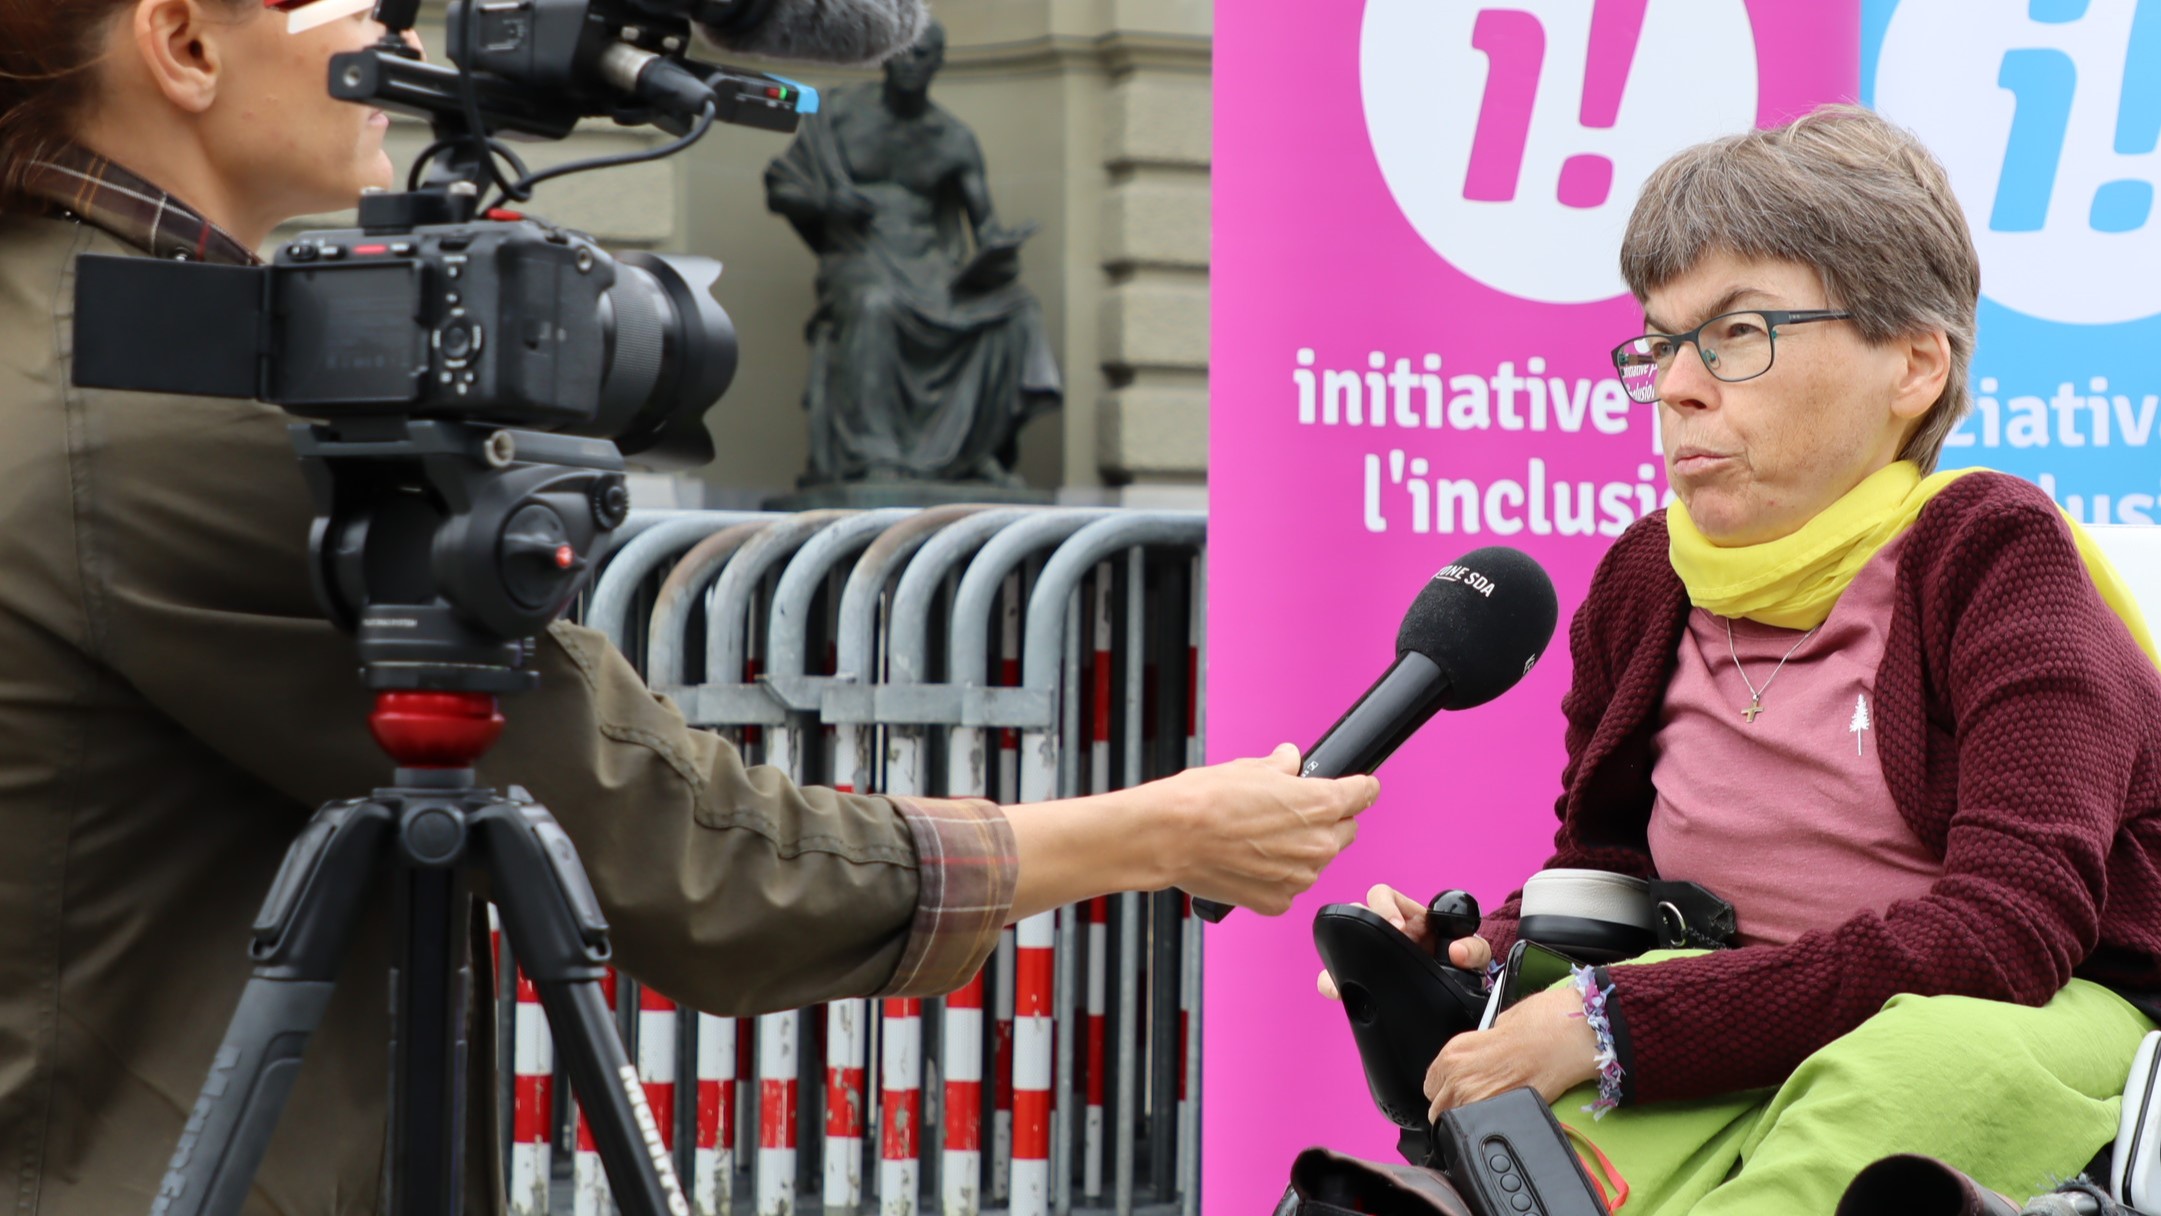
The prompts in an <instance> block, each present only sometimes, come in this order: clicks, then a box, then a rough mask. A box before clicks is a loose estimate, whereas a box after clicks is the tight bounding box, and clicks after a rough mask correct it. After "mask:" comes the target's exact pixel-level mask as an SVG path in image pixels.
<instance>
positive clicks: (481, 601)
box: [292, 417, 630, 693]
mask: <svg viewBox="0 0 2161 1216" xmlns="http://www.w3.org/2000/svg"><path fill="white" fill-rule="evenodd" d="M292 434H293V443H294V447H295V449H296V450H297V451H298V453H299V455H300V463H301V468H302V471H303V472H304V474H305V475H306V477H307V480H308V486H309V489H310V491H311V493H312V494H313V495H314V499H315V507H316V517H315V524H314V529H313V532H312V533H311V535H310V537H309V553H310V557H311V569H310V573H311V575H312V577H313V581H314V585H315V591H316V596H317V598H318V599H320V600H321V602H322V604H323V606H324V608H325V610H326V611H328V613H329V614H330V618H331V620H332V621H333V622H334V623H336V624H337V625H338V626H339V627H340V628H342V629H345V630H347V631H348V632H351V633H353V634H354V635H355V636H356V638H357V640H358V642H359V651H360V660H361V668H362V674H363V676H364V678H365V680H366V682H367V684H368V686H369V687H370V688H373V689H375V690H377V691H379V692H380V691H388V690H428V691H460V692H481V693H505V692H521V691H524V690H526V689H528V688H531V687H532V686H533V684H534V682H535V680H536V677H535V675H534V674H533V672H532V671H531V670H529V664H528V660H529V658H530V653H531V643H530V641H529V640H528V639H530V638H531V637H532V635H533V634H535V633H538V632H539V631H540V630H541V629H543V628H545V627H546V626H547V624H548V622H550V621H552V620H554V619H555V618H556V617H557V616H559V615H561V614H562V612H563V611H564V610H565V609H566V608H568V607H569V605H570V602H571V600H572V599H573V598H575V597H576V595H577V594H578V592H579V590H580V589H581V588H582V587H583V586H584V583H585V580H586V577H587V575H588V574H589V572H590V570H591V562H592V556H593V554H594V552H595V549H596V547H597V546H598V545H599V544H600V543H601V542H602V541H603V540H605V538H606V537H607V535H608V533H609V532H610V531H612V530H613V529H614V528H615V527H616V526H617V525H619V524H621V523H622V522H623V520H624V519H625V518H626V517H627V516H628V515H629V512H630V495H629V491H628V490H627V489H626V488H625V486H624V481H623V474H622V468H623V460H622V457H621V456H620V455H619V454H618V453H617V452H616V450H615V446H614V445H613V444H611V443H609V442H607V441H606V440H600V439H589V438H581V437H577V436H570V435H552V434H548V433H545V432H540V431H514V430H503V429H496V428H492V427H487V426H482V425H476V424H473V423H466V422H450V421H429V420H419V419H410V418H396V417H389V418H378V417H366V418H355V419H350V420H346V421H342V422H339V423H335V424H316V425H312V426H295V427H294V428H292Z"/></svg>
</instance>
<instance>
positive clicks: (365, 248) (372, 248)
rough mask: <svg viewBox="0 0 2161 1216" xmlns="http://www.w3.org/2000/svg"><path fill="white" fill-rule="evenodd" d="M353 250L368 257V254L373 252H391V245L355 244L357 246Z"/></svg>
mask: <svg viewBox="0 0 2161 1216" xmlns="http://www.w3.org/2000/svg"><path fill="white" fill-rule="evenodd" d="M353 252H354V253H355V254H357V255H359V256H362V257H366V256H369V255H371V254H377V253H389V252H390V246H388V245H355V246H353Z"/></svg>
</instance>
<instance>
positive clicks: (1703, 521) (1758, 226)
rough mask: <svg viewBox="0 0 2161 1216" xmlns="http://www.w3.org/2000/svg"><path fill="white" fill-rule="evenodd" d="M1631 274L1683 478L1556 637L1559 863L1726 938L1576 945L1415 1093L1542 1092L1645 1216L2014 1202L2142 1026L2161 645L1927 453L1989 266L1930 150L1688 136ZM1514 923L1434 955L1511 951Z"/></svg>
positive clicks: (2107, 1132)
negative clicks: (1929, 1162) (1861, 1192)
mask: <svg viewBox="0 0 2161 1216" xmlns="http://www.w3.org/2000/svg"><path fill="white" fill-rule="evenodd" d="M1621 260H1622V269H1623V273H1624V275H1625V277H1626V279H1627V282H1628V284H1629V286H1630V288H1631V289H1632V290H1633V291H1634V293H1635V295H1636V298H1637V299H1638V300H1639V301H1640V302H1641V304H1642V306H1643V316H1644V330H1645V332H1644V333H1643V334H1641V335H1640V336H1634V337H1631V338H1629V340H1627V341H1625V342H1623V343H1621V344H1620V345H1619V346H1618V347H1616V348H1615V350H1614V362H1615V364H1616V367H1617V369H1618V371H1619V374H1620V376H1621V379H1622V383H1623V384H1624V386H1625V387H1626V388H1627V390H1628V392H1629V394H1630V395H1631V396H1632V397H1633V398H1635V399H1636V400H1637V401H1640V402H1643V403H1645V404H1647V405H1655V407H1656V409H1657V411H1658V419H1659V423H1660V426H1661V428H1662V432H1661V434H1662V442H1663V446H1664V452H1665V460H1666V469H1667V473H1668V476H1669V477H1670V479H1671V483H1672V487H1673V491H1674V494H1675V496H1676V498H1677V501H1676V502H1675V503H1674V504H1673V505H1672V506H1671V507H1670V508H1669V509H1668V510H1667V511H1666V512H1664V513H1662V514H1658V515H1652V516H1650V517H1648V518H1646V519H1644V520H1642V521H1641V522H1639V523H1638V524H1637V525H1636V526H1635V527H1633V528H1632V529H1630V531H1629V532H1628V533H1627V534H1626V535H1624V536H1622V537H1621V538H1620V539H1619V540H1618V541H1617V542H1616V543H1615V545H1614V547H1613V549H1612V550H1611V552H1609V553H1608V554H1607V555H1606V557H1605V559H1604V561H1603V562H1602V564H1601V565H1600V566H1599V569H1598V572H1597V574H1596V576H1595V578H1594V580H1593V582H1592V585H1591V588H1590V592H1589V596H1588V598H1587V599H1586V601H1585V603H1584V605H1583V607H1582V609H1581V611H1580V612H1579V613H1578V614H1577V615H1576V617H1575V620H1574V623H1573V625H1572V627H1571V630H1570V636H1569V645H1570V652H1571V656H1572V658H1573V661H1574V682H1573V686H1572V687H1571V688H1570V690H1569V692H1568V694H1567V696H1566V698H1565V699H1564V701H1563V703H1562V708H1563V712H1564V714H1565V717H1566V720H1567V757H1568V759H1567V766H1566V768H1565V770H1564V772H1563V774H1562V786H1563V792H1562V794H1561V797H1560V799H1559V802H1558V804H1557V808H1556V809H1557V813H1558V817H1559V819H1560V827H1559V831H1558V832H1557V833H1556V835H1555V838H1554V853H1553V856H1552V859H1551V860H1550V861H1549V862H1548V863H1547V864H1548V866H1549V867H1574V868H1584V869H1597V870H1608V871H1618V872H1621V873H1625V874H1632V875H1636V876H1639V877H1643V878H1652V877H1661V878H1667V879H1679V880H1688V881H1694V882H1697V883H1700V884H1703V885H1704V886H1707V887H1709V888H1711V889H1712V890H1713V891H1715V892H1717V893H1718V894H1720V895H1722V896H1723V897H1724V898H1725V899H1727V900H1728V901H1730V902H1731V903H1732V904H1733V905H1734V906H1735V908H1736V910H1737V912H1738V919H1739V927H1740V938H1741V941H1740V945H1739V946H1738V947H1737V948H1733V949H1727V950H1720V951H1715V952H1700V951H1698V952H1669V953H1660V954H1652V955H1645V956H1642V957H1641V958H1638V959H1636V960H1633V961H1631V962H1629V963H1627V964H1621V965H1614V966H1610V967H1600V968H1595V969H1591V968H1586V969H1581V970H1580V971H1579V974H1578V975H1577V976H1576V978H1575V979H1574V980H1573V981H1571V982H1567V983H1564V984H1561V985H1558V986H1556V987H1554V988H1552V989H1549V990H1547V991H1545V992H1543V993H1540V994H1537V995H1535V996H1532V997H1530V998H1528V999H1525V1000H1524V1001H1522V1002H1521V1003H1520V1004H1518V1005H1517V1006H1515V1007H1514V1008H1513V1009H1511V1010H1510V1011H1509V1012H1508V1013H1507V1014H1506V1015H1504V1016H1503V1017H1502V1018H1501V1019H1500V1020H1499V1021H1498V1022H1497V1023H1496V1024H1495V1025H1494V1026H1493V1028H1492V1029H1490V1030H1485V1031H1475V1032H1469V1033H1465V1034H1462V1035H1459V1036H1457V1037H1456V1038H1454V1039H1453V1040H1451V1041H1450V1042H1449V1043H1448V1044H1447V1046H1446V1047H1445V1048H1444V1049H1443V1050H1442V1052H1441V1053H1440V1056H1439V1058H1437V1059H1435V1060H1434V1061H1433V1065H1432V1068H1431V1070H1430V1071H1429V1072H1428V1074H1427V1076H1426V1093H1427V1095H1428V1096H1429V1097H1430V1098H1431V1099H1432V1101H1433V1107H1434V1111H1435V1113H1436V1114H1437V1113H1438V1112H1439V1111H1441V1110H1444V1109H1447V1108H1450V1107H1454V1106H1459V1105H1461V1104H1464V1103H1468V1102H1472V1101H1476V1100H1478V1099H1482V1098H1488V1097H1492V1096H1494V1095H1496V1094H1499V1093H1502V1092H1504V1091H1507V1090H1509V1089H1513V1088H1516V1087H1519V1086H1525V1085H1529V1086H1533V1087H1535V1088H1536V1089H1537V1090H1538V1091H1539V1092H1540V1093H1541V1094H1542V1095H1544V1097H1545V1098H1546V1099H1547V1101H1549V1102H1550V1103H1551V1104H1552V1106H1553V1108H1554V1112H1555V1114H1556V1115H1557V1116H1558V1117H1559V1118H1560V1119H1561V1120H1562V1121H1563V1122H1564V1123H1567V1124H1570V1125H1572V1126H1574V1127H1576V1128H1578V1129H1579V1130H1581V1131H1583V1132H1584V1133H1586V1134H1587V1135H1588V1136H1589V1138H1590V1139H1591V1140H1592V1141H1594V1142H1595V1143H1596V1144H1597V1146H1598V1147H1599V1148H1600V1149H1601V1150H1602V1151H1603V1152H1604V1153H1605V1154H1606V1156H1607V1157H1609V1158H1610V1159H1611V1160H1612V1162H1613V1164H1614V1166H1615V1167H1617V1169H1618V1170H1619V1172H1620V1173H1621V1175H1622V1176H1623V1177H1625V1178H1626V1180H1627V1182H1628V1184H1629V1186H1630V1188H1631V1193H1632V1196H1633V1198H1632V1199H1631V1201H1630V1203H1629V1211H1630V1213H1631V1214H1632V1216H1634V1214H1637V1213H1641V1214H1643V1216H1652V1214H1659V1216H1663V1214H1667V1213H1682V1212H1686V1213H1691V1214H1692V1216H1729V1214H1745V1216H1776V1214H1779V1213H1789V1212H1790V1213H1809V1214H1811V1216H1827V1214H1829V1213H1831V1212H1832V1211H1833V1210H1834V1209H1835V1208H1838V1206H1839V1204H1840V1201H1841V1195H1842V1193H1843V1192H1845V1191H1846V1190H1847V1187H1848V1184H1849V1183H1850V1182H1851V1181H1852V1180H1853V1179H1854V1178H1855V1176H1856V1174H1857V1173H1858V1172H1860V1171H1861V1170H1862V1169H1863V1167H1864V1166H1867V1165H1869V1164H1870V1163H1871V1162H1875V1161H1877V1160H1878V1159H1880V1158H1884V1157H1886V1156H1887V1155H1890V1154H1908V1153H1910V1154H1923V1155H1926V1156H1929V1157H1933V1158H1937V1159H1940V1160H1941V1161H1942V1162H1946V1163H1949V1164H1950V1165H1951V1166H1955V1167H1956V1168H1957V1169H1958V1170H1960V1171H1963V1172H1964V1173H1965V1174H1966V1175H1970V1178H1971V1180H1973V1182H1977V1183H1978V1185H1973V1183H1972V1182H1969V1181H1968V1180H1967V1179H1965V1178H1960V1179H1958V1180H1957V1184H1956V1190H1957V1191H1958V1195H1957V1197H1956V1203H1955V1204H1954V1205H1953V1206H1950V1207H1945V1208H1943V1209H1941V1210H1945V1211H1953V1210H1966V1211H1973V1212H1989V1211H1997V1210H2001V1211H2005V1212H2011V1211H2015V1210H2016V1205H2015V1204H2012V1205H2009V1206H2002V1205H2001V1204H2000V1202H1999V1196H1997V1195H1994V1194H1990V1193H1989V1192H2000V1193H2002V1194H2003V1195H2010V1196H2026V1195H2031V1194H2036V1193H2039V1192H2044V1191H2049V1190H2051V1189H2053V1188H2054V1187H2056V1186H2057V1185H2058V1184H2059V1183H2060V1182H2062V1181H2063V1180H2065V1179H2067V1178H2070V1177H2072V1176H2074V1175H2077V1174H2078V1173H2079V1172H2080V1171H2082V1170H2084V1169H2085V1168H2086V1167H2087V1165H2088V1163H2089V1161H2090V1160H2092V1159H2093V1158H2094V1157H2095V1155H2096V1153H2097V1151H2098V1150H2101V1149H2103V1148H2105V1147H2106V1146H2107V1145H2108V1144H2109V1143H2110V1141H2111V1140H2112V1139H2113V1138H2114V1137H2115V1135H2116V1132H2117V1120H2118V1107H2119V1100H2120V1095H2122V1093H2123V1089H2124V1077H2125V1073H2126V1071H2127V1070H2128V1069H2129V1067H2130V1065H2131V1062H2132V1058H2133V1056H2134V1054H2135V1053H2136V1052H2137V1050H2138V1048H2139V1045H2140V1041H2141V1039H2142V1038H2143V1037H2144V1036H2145V1035H2146V1034H2147V1033H2148V1032H2150V1031H2152V1030H2153V1029H2154V1023H2153V1021H2152V1016H2153V1013H2154V1011H2155V1010H2156V1008H2157V1006H2156V1004H2155V1003H2154V997H2155V996H2156V994H2161V675H2157V673H2156V667H2155V658H2154V647H2153V643H2152V641H2151V639H2150V638H2149V636H2148V634H2147V632H2146V630H2145V627H2144V626H2143V624H2142V623H2141V621H2140V619H2139V617H2138V614H2137V611H2136V609H2135V608H2134V607H2133V605H2132V603H2131V600H2130V597H2129V595H2128V594H2127V593H2126V592H2125V591H2124V590H2123V588H2122V585H2121V583H2120V581H2119V580H2118V579H2117V578H2116V576H2115V574H2114V572H2113V571H2111V570H2110V569H2109V568H2108V567H2107V563H2106V562H2105V560H2103V559H2102V558H2100V556H2099V555H2098V552H2097V551H2096V550H2094V549H2093V548H2092V547H2091V545H2090V543H2089V542H2088V540H2087V539H2086V538H2085V537H2084V536H2083V535H2082V534H2081V533H2080V530H2079V529H2078V527H2077V526H2076V524H2075V523H2072V522H2071V521H2069V520H2067V519H2066V518H2065V516H2064V515H2063V513H2062V512H2060V511H2059V510H2058V509H2057V508H2056V507H2055V505H2054V504H2053V503H2052V502H2051V501H2050V500H2049V498H2048V497H2047V496H2046V495H2044V494H2043V493H2042V492H2041V491H2040V490H2039V489H2036V488H2035V487H2034V486H2032V485H2030V484H2027V483H2026V482H2023V481H2020V480H2017V479H2014V478H2011V477H2007V476H2003V475H1999V474H1994V473H1989V472H1986V471H1980V472H1971V473H1968V474H1967V475H1964V476H1961V475H1959V474H1956V473H1940V472H1935V468H1936V465H1937V461H1938V457H1939V454H1940V452H1941V451H1942V448H1943V446H1944V442H1945V439H1946V437H1947V436H1949V435H1950V434H1951V432H1952V430H1953V429H1954V427H1956V426H1957V424H1958V422H1959V420H1960V418H1961V417H1962V416H1963V415H1964V414H1965V413H1966V411H1967V409H1968V392H1967V375H1968V363H1969V360H1970V357H1971V354H1972V350H1973V340H1974V318H1975V309H1976V303H1977V298H1978V295H1979V283H1980V273H1979V267H1978V265H1977V261H1976V256H1975V252H1974V248H1973V243H1972V239H1971V237H1970V235H1969V233H1968V229H1967V225H1966V221H1965V218H1964V216H1963V214H1962V213H1961V211H1960V208H1959V204H1958V202H1957V200H1956V199H1955V198H1954V197H1953V196H1952V192H1951V187H1950V184H1949V182H1948V180H1947V179H1946V176H1945V174H1944V171H1943V169H1942V167H1941V166H1940V165H1939V164H1938V163H1937V162H1936V160H1935V159H1934V158H1933V157H1932V156H1931V155H1930V154H1929V153H1928V152H1927V151H1926V150H1925V149H1923V148H1922V147H1921V146H1920V145H1919V144H1918V143H1916V142H1915V141H1914V140H1913V139H1912V137H1911V136H1909V135H1908V134H1906V133H1905V132H1902V131H1900V130H1898V129H1896V128H1894V127H1892V126H1890V125H1889V124H1887V123H1885V122H1884V121H1883V120H1882V119H1880V118H1877V117H1876V116H1874V115H1872V114H1870V113H1868V112H1866V111H1863V110H1859V109H1855V108H1852V107H1828V108H1826V109H1823V110H1819V111H1817V112H1815V113H1813V114H1811V115H1808V116H1806V117H1804V118H1802V119H1800V120H1798V121H1796V122H1794V123H1792V124H1791V125H1789V126H1786V127H1783V128H1780V129H1777V130H1770V131H1752V132H1749V133H1747V134H1744V135H1737V136H1733V137H1730V138H1726V139H1722V140H1718V141H1715V142H1712V143H1708V144H1703V145H1700V146H1697V147H1694V148H1691V149H1688V150H1686V151H1684V152H1682V153H1680V154H1679V155H1678V156H1676V157H1674V158H1673V159H1672V160H1670V161H1668V162H1667V163H1666V164H1665V165H1664V166H1663V167H1662V168H1660V169H1659V170H1658V171H1657V172H1656V173H1655V174H1654V175H1653V176H1652V177H1651V179H1650V180H1649V182H1648V183H1646V185H1645V187H1644V190H1643V194H1642V197H1641V198H1640V200H1639V201H1638V203H1637V205H1636V209H1635V212H1634V214H1633V216H1632V217H1631V219H1630V222H1629V225H1628V230H1627V234H1626V237H1625V240H1624V243H1623V247H1622V254H1621ZM1519 896H1520V893H1519ZM1372 903H1373V906H1374V907H1375V909H1376V910H1378V911H1380V912H1381V913H1382V914H1383V915H1384V916H1387V917H1388V918H1389V919H1390V920H1392V921H1394V922H1396V923H1397V924H1398V925H1399V926H1401V927H1403V928H1404V929H1405V930H1406V931H1407V932H1409V933H1410V934H1411V935H1412V936H1414V937H1426V936H1427V931H1426V927H1425V923H1424V920H1425V918H1424V913H1423V911H1422V910H1421V908H1420V906H1419V905H1418V904H1416V903H1414V902H1413V901H1412V900H1410V899H1408V898H1405V897H1403V896H1401V895H1399V894H1397V893H1396V892H1394V891H1393V890H1390V889H1389V888H1387V887H1379V888H1376V889H1375V891H1374V892H1373V898H1372ZM1518 908H1519V899H1518V898H1514V897H1512V898H1511V899H1510V900H1509V901H1508V902H1507V903H1505V904H1504V905H1502V906H1501V907H1500V908H1498V909H1497V910H1496V911H1494V912H1493V913H1492V914H1491V915H1490V916H1488V917H1486V918H1485V920H1484V923H1483V925H1482V927H1481V931H1480V933H1479V934H1478V935H1477V936H1475V937H1468V938H1463V939H1460V940H1457V941H1455V942H1453V943H1450V944H1449V946H1448V949H1449V952H1450V956H1451V958H1452V961H1454V962H1455V963H1456V964H1457V965H1459V966H1470V967H1481V966H1485V965H1487V964H1488V963H1489V961H1490V960H1491V959H1492V958H1493V957H1494V956H1495V953H1496V952H1500V951H1505V950H1506V949H1507V948H1508V947H1509V946H1510V944H1511V943H1512V942H1513V941H1514V940H1515V937H1516V926H1517V919H1518ZM1323 986H1324V988H1326V987H1327V985H1326V983H1325V977H1324V985H1323ZM1857 1190H1858V1188H1857ZM1858 1204H1859V1200H1858V1199H1857V1198H1855V1197H1849V1198H1848V1207H1847V1208H1846V1209H1845V1210H1846V1211H1857V1210H1860V1208H1859V1206H1858ZM1991 1205H1995V1206H1991ZM1867 1210H1872V1211H1873V1210H1877V1209H1875V1208H1869V1209H1867ZM1883 1210H1890V1209H1888V1208H1886V1209H1883ZM1903 1210H1906V1211H1918V1210H1925V1209H1920V1208H1911V1207H1909V1208H1905V1209H1903Z"/></svg>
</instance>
